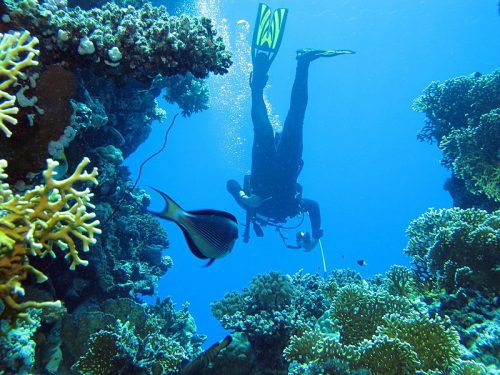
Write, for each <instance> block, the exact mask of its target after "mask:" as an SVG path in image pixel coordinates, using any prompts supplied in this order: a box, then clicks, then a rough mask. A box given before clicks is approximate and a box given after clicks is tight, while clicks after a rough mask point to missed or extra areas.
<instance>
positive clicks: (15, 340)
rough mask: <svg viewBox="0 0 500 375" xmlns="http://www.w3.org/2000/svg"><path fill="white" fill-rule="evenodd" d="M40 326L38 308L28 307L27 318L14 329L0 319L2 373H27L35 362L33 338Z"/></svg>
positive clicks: (0, 366) (0, 365)
mask: <svg viewBox="0 0 500 375" xmlns="http://www.w3.org/2000/svg"><path fill="white" fill-rule="evenodd" d="M39 327H40V314H39V310H36V309H30V314H29V320H20V321H19V322H18V324H17V326H16V328H15V329H12V327H10V326H9V324H8V323H7V321H5V320H3V321H2V320H0V369H1V371H2V373H4V374H29V373H31V370H32V368H33V365H34V362H35V346H36V343H35V341H34V340H33V339H34V335H35V332H36V330H37V329H38V328H39Z"/></svg>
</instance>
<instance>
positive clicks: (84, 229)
mask: <svg viewBox="0 0 500 375" xmlns="http://www.w3.org/2000/svg"><path fill="white" fill-rule="evenodd" d="M89 163H90V160H89V159H88V158H84V159H83V160H82V161H81V162H80V164H79V165H78V166H77V167H76V169H75V171H74V172H73V174H71V175H70V176H69V177H67V178H65V179H62V180H56V179H54V177H53V176H54V174H55V172H54V169H55V168H56V167H57V166H58V162H56V161H53V160H51V159H48V160H47V169H46V170H45V171H44V173H43V177H44V180H45V183H44V185H40V186H37V187H35V188H33V189H31V190H28V191H26V192H25V193H23V194H22V195H19V194H14V193H13V191H12V190H11V188H10V187H9V185H8V184H6V183H3V184H1V185H0V213H1V215H0V227H1V232H0V298H1V300H2V301H3V302H4V304H5V309H4V311H3V312H2V314H1V315H0V317H1V318H6V317H16V316H23V314H22V313H23V312H24V311H25V310H26V309H27V308H30V307H43V306H59V305H60V302H59V301H56V302H31V301H27V302H22V303H18V302H17V300H18V299H19V297H20V296H23V295H24V288H23V285H22V283H23V282H24V281H25V280H26V279H27V278H28V276H29V275H33V276H34V277H35V279H36V281H37V282H43V281H45V280H46V279H47V277H46V276H45V275H44V274H43V273H42V272H40V271H39V270H37V269H36V268H34V267H33V266H32V265H30V262H29V257H42V258H43V257H45V256H47V255H49V256H50V257H52V258H55V257H56V253H55V252H54V250H55V249H56V248H58V249H60V250H62V251H64V252H65V253H66V255H65V258H66V259H68V260H69V261H70V269H74V268H75V267H76V266H77V265H87V264H88V262H87V261H85V260H83V259H81V258H80V256H79V254H78V250H77V243H78V242H80V243H81V248H82V250H83V251H84V252H87V251H89V247H90V245H91V244H94V243H95V242H96V239H95V235H96V234H99V233H101V230H100V229H99V228H98V225H99V221H98V220H94V218H95V213H93V212H89V211H88V209H92V208H94V205H93V204H92V203H91V201H90V200H91V198H92V196H93V194H92V193H91V192H90V190H89V188H86V189H84V190H78V189H77V188H76V185H77V184H78V183H82V182H91V183H93V184H97V179H96V177H97V169H96V168H94V169H93V171H92V172H91V173H88V172H86V171H84V168H85V167H86V166H87V165H88V164H89ZM6 167H7V162H6V161H5V160H1V161H0V179H2V180H5V179H6V178H7V176H6V174H5V173H4V169H5V168H6Z"/></svg>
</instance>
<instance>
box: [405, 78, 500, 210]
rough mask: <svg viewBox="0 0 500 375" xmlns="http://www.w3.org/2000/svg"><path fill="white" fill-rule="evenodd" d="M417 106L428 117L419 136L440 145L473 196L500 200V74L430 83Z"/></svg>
mask: <svg viewBox="0 0 500 375" xmlns="http://www.w3.org/2000/svg"><path fill="white" fill-rule="evenodd" d="M413 108H414V109H415V110H416V111H419V112H424V113H425V114H426V116H427V120H426V124H425V126H424V128H423V129H422V131H421V132H420V133H419V135H418V138H419V139H420V140H424V141H430V142H433V141H435V142H437V144H438V146H439V148H440V149H441V150H442V151H443V164H444V165H445V166H447V167H448V168H450V169H451V170H452V171H453V174H454V176H456V177H458V178H460V179H461V180H463V182H464V183H465V187H466V189H467V190H468V191H469V192H470V193H472V194H476V195H481V194H485V195H486V197H488V198H489V199H491V200H493V201H494V202H500V172H499V170H500V153H499V149H500V136H499V131H498V129H499V126H500V112H499V111H500V70H496V71H494V72H493V73H491V74H486V75H481V74H474V75H472V76H469V77H457V78H453V79H450V80H447V81H445V82H443V83H440V82H432V83H431V84H430V85H429V87H427V89H425V91H424V93H423V94H422V95H421V96H420V97H419V98H417V99H416V100H415V101H414V103H413Z"/></svg>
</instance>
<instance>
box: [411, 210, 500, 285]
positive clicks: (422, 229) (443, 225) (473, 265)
mask: <svg viewBox="0 0 500 375" xmlns="http://www.w3.org/2000/svg"><path fill="white" fill-rule="evenodd" d="M407 235H408V237H409V240H408V245H407V246H406V248H405V253H406V254H408V255H410V256H411V257H412V262H413V264H414V265H415V266H416V271H415V272H416V275H417V279H418V281H419V282H420V284H421V285H424V284H425V285H427V286H428V287H429V288H431V289H438V288H445V289H446V290H448V291H449V292H451V291H454V290H456V289H457V288H459V287H461V286H470V287H473V288H475V289H477V290H484V291H485V292H495V291H496V292H498V290H499V285H500V269H499V265H498V259H500V253H499V250H500V211H496V212H493V213H488V212H486V211H483V210H479V209H467V210H463V209H460V208H452V209H441V210H435V209H430V210H429V211H427V212H426V213H425V214H424V215H422V216H421V217H420V218H418V219H416V220H414V221H412V222H411V223H410V226H409V227H408V229H407Z"/></svg>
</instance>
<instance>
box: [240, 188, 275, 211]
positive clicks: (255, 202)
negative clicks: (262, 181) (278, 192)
mask: <svg viewBox="0 0 500 375" xmlns="http://www.w3.org/2000/svg"><path fill="white" fill-rule="evenodd" d="M240 199H241V202H242V203H243V204H244V205H245V206H247V207H249V208H259V207H260V206H261V205H262V203H264V202H265V201H267V200H269V199H271V198H265V199H264V198H261V197H259V196H258V195H254V194H252V195H246V194H245V192H244V191H243V190H241V191H240Z"/></svg>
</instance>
